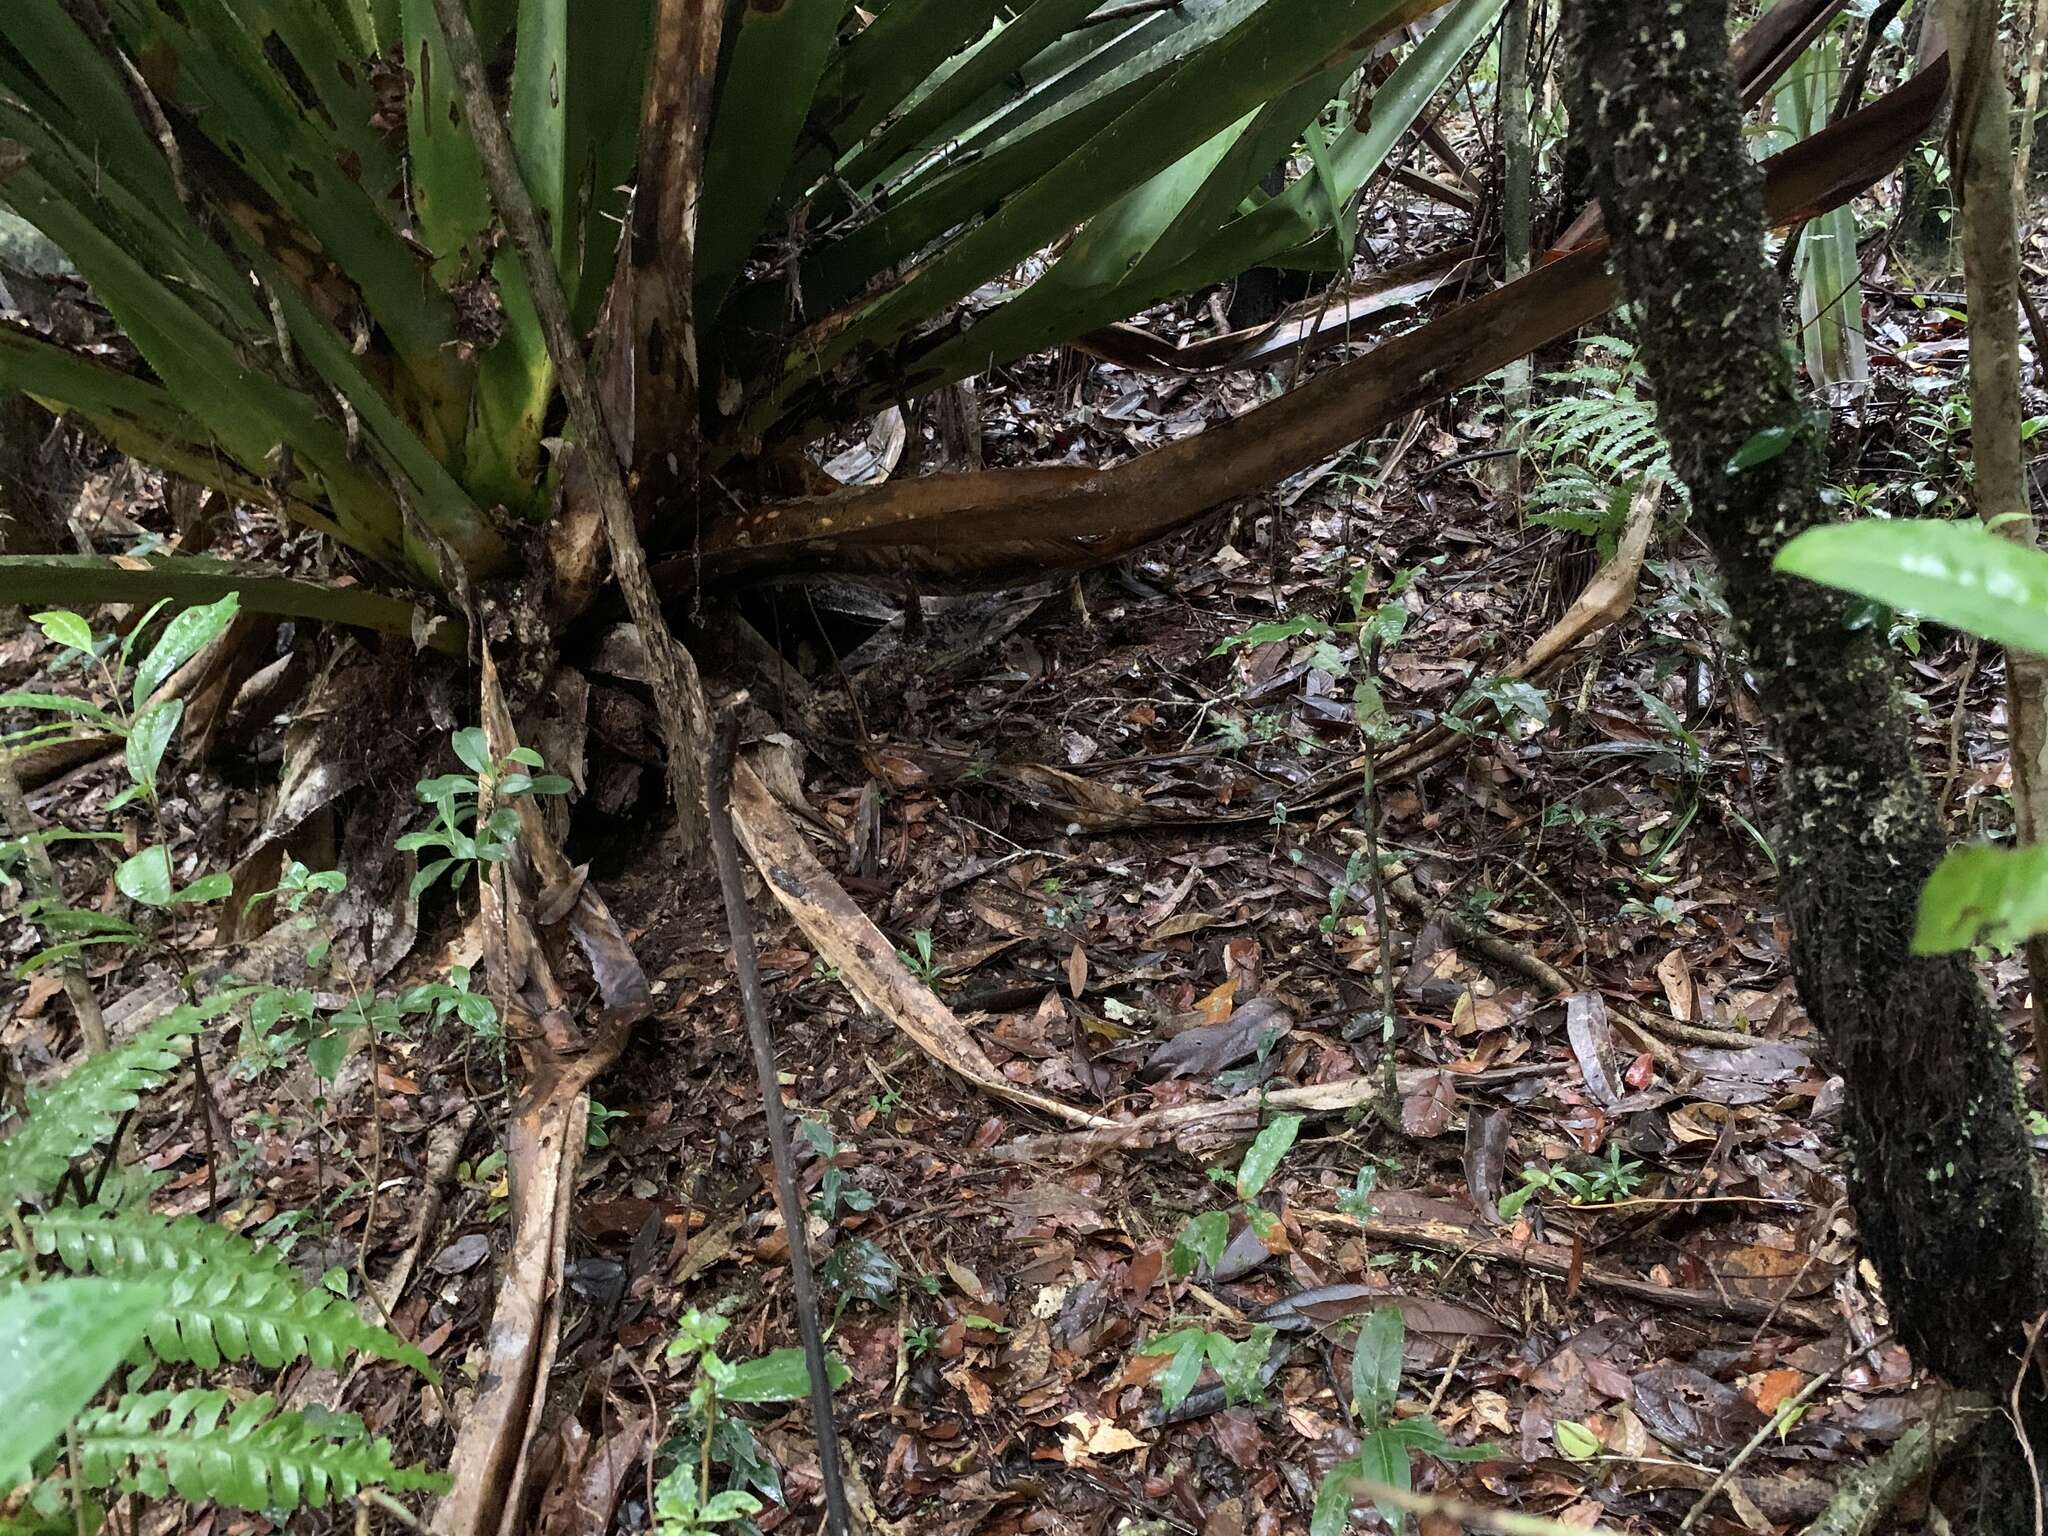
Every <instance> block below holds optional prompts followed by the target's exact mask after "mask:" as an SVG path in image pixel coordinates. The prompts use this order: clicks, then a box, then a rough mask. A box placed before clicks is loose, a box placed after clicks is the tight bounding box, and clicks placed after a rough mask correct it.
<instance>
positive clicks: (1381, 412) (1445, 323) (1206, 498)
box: [436, 0, 1948, 589]
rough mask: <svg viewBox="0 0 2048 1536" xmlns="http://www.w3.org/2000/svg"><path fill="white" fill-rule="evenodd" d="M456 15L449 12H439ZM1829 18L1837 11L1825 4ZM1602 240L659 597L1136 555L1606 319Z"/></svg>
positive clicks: (805, 535) (847, 502) (1777, 163)
mask: <svg viewBox="0 0 2048 1536" xmlns="http://www.w3.org/2000/svg"><path fill="white" fill-rule="evenodd" d="M436 3H437V4H438V5H441V6H448V5H451V4H452V3H453V0H436ZM1830 3H1832V0H1830ZM1947 82H1948V64H1947V60H1946V58H1943V59H1940V60H1938V61H1936V62H1935V63H1933V64H1930V65H1929V66H1928V67H1927V68H1926V69H1923V70H1921V71H1920V72H1919V73H1918V74H1917V75H1915V76H1913V78H1912V79H1910V80H1908V81H1907V82H1906V83H1904V84H1903V85H1901V86H1899V87H1898V88H1897V89H1895V90H1893V91H1890V92H1888V93H1887V94H1885V95H1884V96H1881V97H1879V98H1878V99H1877V100H1875V101H1873V102H1872V103H1871V104H1870V105H1869V106H1867V107H1864V108H1862V109H1861V110H1859V111H1857V112H1854V113H1852V114H1851V115H1850V116H1848V117H1846V118H1844V119H1843V120H1842V121H1841V122H1839V123H1835V124H1832V125H1830V126H1829V127H1826V128H1823V129H1822V130H1821V131H1820V132H1819V133H1817V134H1814V135H1813V136H1812V137H1810V138H1807V139H1803V140H1801V141H1800V142H1799V143H1797V144H1795V145H1793V146H1792V147H1791V148H1789V149H1787V150H1785V151H1783V152H1782V153H1780V154H1777V155H1773V156H1772V157H1771V158H1770V159H1769V160H1768V161H1766V162H1765V163H1764V173H1765V189H1764V197H1765V205H1766V212H1767V213H1768V215H1769V217H1770V218H1771V220H1772V221H1773V223H1777V224H1784V223H1791V222H1794V221H1797V220H1799V219H1804V218H1809V217H1811V216H1812V215H1814V214H1816V213H1820V212H1825V211H1826V210H1828V209H1829V208H1834V207H1839V206H1840V205H1841V204H1843V203H1844V202H1846V201H1848V200H1849V199H1850V198H1852V197H1854V196H1855V195H1856V194H1857V193H1859V192H1861V191H1863V190H1864V189H1866V188H1867V187H1869V186H1870V185H1871V184H1872V183H1874V182H1875V181H1877V180H1878V179H1879V178H1881V177H1882V176H1884V175H1885V174H1886V173H1888V172H1889V171H1890V170H1891V168H1892V167H1893V166H1894V165H1896V164H1897V163H1898V161H1899V159H1900V158H1901V157H1902V156H1903V155H1904V154H1905V152H1906V151H1907V149H1908V148H1910V147H1911V146H1912V145H1914V144H1916V143H1918V142H1919V141H1920V139H1921V137H1922V135H1923V134H1924V133H1925V131H1926V128H1927V125H1928V124H1929V123H1930V122H1931V121H1932V120H1933V117H1934V113H1935V110H1936V108H1937V107H1938V105H1939V103H1940V101H1941V98H1942V95H1943V93H1944V91H1945V90H1946V88H1947ZM1616 292H1617V290H1616V287H1615V284H1614V281H1613V279H1612V278H1611V277H1610V276H1609V275H1608V272H1607V247H1606V242H1605V241H1604V240H1596V241H1592V242H1590V243H1588V244H1585V245H1581V246H1579V247H1578V248H1576V249H1574V250H1572V251H1570V252H1569V253H1568V254H1566V255H1564V256H1562V257H1560V258H1559V259H1558V260H1556V261H1552V262H1549V263H1547V264H1545V265H1542V266H1539V267H1537V268H1536V270H1535V271H1533V272H1531V273H1529V274H1528V275H1527V276H1526V277H1522V278H1518V279H1516V280H1515V281H1514V282H1511V283H1507V284H1505V285H1503V286H1502V287H1499V288H1496V289H1494V290H1493V291H1492V292H1491V293H1487V294H1484V295H1482V296H1481V297H1479V298H1477V299H1474V300H1472V301H1471V302H1470V303H1467V304H1461V305H1459V306H1457V307H1456V308H1454V309H1452V310H1450V311H1448V312H1446V313H1445V314H1443V315H1441V316H1439V317H1437V318H1436V319H1434V320H1432V321H1430V322H1429V323H1428V324H1426V325H1423V326H1419V327H1417V328H1416V329H1415V330H1412V331H1409V332H1407V333H1406V334H1404V335H1401V336H1397V337H1394V338H1392V339H1391V340H1389V341H1386V342H1383V343H1382V344H1381V345H1379V346H1377V347H1375V348H1373V349H1372V350H1371V351H1369V352H1367V353H1365V354H1363V355H1362V356H1360V357H1358V358H1356V359H1355V360H1353V361H1351V362H1347V363H1345V364H1343V365H1342V366H1340V367H1337V368H1332V369H1331V370H1329V371H1328V372H1327V373H1324V374H1321V375H1319V376H1318V377H1316V378H1314V379H1312V380H1310V381H1309V382H1308V383H1306V384H1304V385H1302V386H1301V387H1300V388H1298V389H1295V390H1292V391H1290V392H1289V393H1287V394H1284V395H1282V396H1280V397H1279V398H1278V399H1276V400H1272V401H1270V402H1268V403H1267V404H1265V405H1262V406H1259V407H1257V408H1255V409H1252V410H1248V411H1246V412H1244V414H1242V415H1240V416H1237V417H1235V418H1233V419H1232V420H1230V421H1226V422H1222V423H1220V424H1218V425H1216V426H1213V427H1210V428H1209V429H1208V430H1207V431H1204V432H1200V433H1197V434H1196V435H1194V436H1192V437H1189V438H1186V439H1184V440H1182V441H1180V442H1177V443H1173V444H1170V445H1168V446H1166V447H1162V448H1156V449H1154V450H1152V451H1151V452H1149V453H1145V454H1140V455H1139V456H1138V457H1136V458H1134V459H1131V460H1129V461H1128V462H1126V463H1123V464H1119V465H1116V466H1115V467H1113V468H1110V469H1104V470H1091V469H1077V468H1069V467H1065V466H1060V467H1046V468H1030V469H1013V470H997V471H987V472H983V473H978V474H942V475H927V476H922V477H919V478H915V479H911V480H901V481H891V482H889V483H887V484H884V485H879V486H867V487H861V488H855V489H849V490H846V491H841V492H838V493H836V494H834V495H830V496H822V497H814V498H809V499H805V500H800V501H789V502H781V503H776V504H774V505H770V506H764V507H761V508H758V509H755V510H752V511H749V512H746V513H741V514H736V515H734V516H733V517H730V518H722V519H720V520H719V521H718V522H717V523H716V524H715V525H714V526H713V527H712V528H709V529H707V530H706V533H705V540H704V548H703V569H702V572H701V573H700V572H699V570H698V567H697V562H696V559H695V557H694V556H685V557H682V558H680V559H678V560H675V561H672V562H669V563H668V564H667V565H666V566H665V567H664V569H663V572H662V580H663V583H664V585H667V586H671V587H672V588H676V589H679V588H681V587H684V586H687V585H689V584H690V583H692V582H694V581H696V580H699V579H700V576H701V578H702V579H707V580H708V579H712V578H716V577H720V576H728V575H735V574H740V573H743V572H751V571H757V570H765V569H769V568H773V569H777V570H782V571H791V572H794V571H801V570H803V569H806V568H808V567H827V566H829V567H831V568H834V569H837V570H841V571H844V570H847V569H857V568H860V567H861V566H863V565H865V566H867V567H868V568H871V569H874V570H877V571H886V572H888V573H890V574H892V575H898V576H900V575H902V574H903V573H904V572H906V571H917V572H920V573H922V574H925V575H927V576H930V577H932V578H936V579H944V578H955V579H961V580H973V581H980V582H990V581H994V582H1000V581H1002V580H1004V579H1006V578H1008V577H1011V576H1014V575H1016V574H1017V573H1019V572H1027V573H1029V574H1030V576H1031V577H1033V578H1034V579H1042V578H1043V576H1044V575H1045V572H1046V570H1047V569H1048V568H1078V567H1085V566H1090V565H1097V564H1101V563H1102V562H1104V561H1107V560H1111V559H1115V558H1117V557H1118V556H1121V555H1125V554H1129V553H1130V552H1131V551H1133V550H1136V549H1139V548H1142V547H1143V546H1145V545H1147V544H1150V543H1152V542H1153V541H1155V540H1157V539H1160V538H1163V537H1165V536H1166V535H1168V534H1171V533H1173V532H1175V531H1177V530H1179V529H1182V528H1185V527H1187V526H1188V525H1189V524H1191V523H1193V522H1195V521H1196V520H1198V519H1199V518H1201V517H1203V516H1206V515H1207V514H1208V513H1209V512H1211V511H1213V510H1215V509H1217V508H1219V507H1221V506H1223V505H1224V504H1226V503H1228V502H1231V501H1234V500H1236V499H1237V498H1239V497H1242V496H1249V495H1254V494H1256V493H1258V492H1259V491H1261V490H1263V489H1264V488H1265V487H1267V486H1270V485H1272V484H1275V483H1276V482H1278V481H1280V480H1283V479H1285V478H1286V477H1287V476H1289V475H1291V474H1294V473H1296V472H1297V471H1299V470H1300V469H1302V468H1303V467H1304V466H1307V465H1310V464H1315V463H1318V462H1320V461H1321V460H1323V459H1325V458H1327V457H1329V456H1330V455H1331V454H1333V453H1335V452H1338V451H1340V450H1341V449H1343V448H1344V447H1346V446H1347V445H1349V444H1352V443H1355V442H1357V441H1359V440H1360V439H1361V438H1367V437H1370V436H1372V435H1373V433H1375V432H1376V431H1378V430H1379V429H1380V428H1382V427H1384V426H1385V425H1387V424H1388V423H1389V422H1392V421H1397V420H1399V419H1400V418H1401V417H1402V416H1405V415H1407V414H1408V413H1409V412H1411V411H1414V410H1417V409H1419V408H1421V407H1423V406H1427V405H1431V404H1434V403H1435V402H1436V401H1438V400H1440V399H1442V398H1443V397H1444V396H1445V395H1447V394H1449V393H1450V392H1451V391H1453V390H1455V389H1458V388H1461V387H1463V386H1464V385H1467V384H1472V383H1476V382H1478V381H1479V380H1480V379H1483V378H1485V377H1486V376H1487V375H1488V374H1491V373H1493V372H1495V371H1497V370H1498V369H1500V368H1501V367H1503V366H1505V365H1506V364H1508V363H1510V362H1513V361H1514V360H1515V359H1517V358H1519V357H1523V356H1525V355H1527V354H1528V353H1529V352H1531V351H1533V350H1535V349H1536V348H1537V347H1540V346H1543V345H1545V344H1546V343H1548V342H1550V341H1553V340H1555V339H1557V338H1558V337H1560V336H1563V335H1567V334H1569V333H1570V332H1571V331H1573V330H1575V329H1576V328H1577V327H1579V326H1581V325H1583V324H1585V323H1586V322H1587V321H1589V320H1592V319H1594V318H1595V317H1596V316H1598V315H1601V314H1604V313H1605V312H1606V311H1607V310H1608V309H1609V308H1610V307H1611V306H1612V305H1613V303H1614V300H1615V297H1616Z"/></svg>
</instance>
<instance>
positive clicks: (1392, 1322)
mask: <svg viewBox="0 0 2048 1536" xmlns="http://www.w3.org/2000/svg"><path fill="white" fill-rule="evenodd" d="M1407 1338H1408V1324H1407V1321H1406V1320H1405V1319H1404V1318H1403V1317H1402V1315H1401V1309H1400V1308H1399V1307H1375V1308H1374V1309H1373V1311H1372V1313H1371V1314H1370V1315H1369V1316H1368V1317H1367V1318H1366V1320H1365V1322H1364V1323H1363V1324H1361V1325H1360V1327H1359V1330H1358V1342H1357V1343H1356V1344H1355V1345H1354V1346H1353V1348H1352V1354H1351V1401H1352V1405H1353V1407H1354V1408H1355V1410H1356V1412H1357V1414H1358V1416H1359V1417H1360V1418H1361V1419H1363V1420H1364V1421H1365V1422H1366V1423H1367V1424H1371V1425H1375V1426H1377V1425H1380V1424H1384V1423H1385V1422H1386V1421H1387V1415H1388V1414H1389V1413H1391V1412H1392V1411H1393V1407H1394V1399H1395V1398H1397V1397H1399V1396H1400V1395H1401V1350H1402V1346H1403V1345H1404V1344H1406V1342H1407Z"/></svg>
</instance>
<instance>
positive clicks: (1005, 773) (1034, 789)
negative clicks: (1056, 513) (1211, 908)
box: [897, 476, 1663, 831]
mask: <svg viewBox="0 0 2048 1536" xmlns="http://www.w3.org/2000/svg"><path fill="white" fill-rule="evenodd" d="M913 483H915V482H913ZM1662 489H1663V485H1662V482H1661V481H1659V480H1658V479H1657V478H1656V477H1655V476H1651V477H1650V478H1649V479H1648V480H1647V481H1646V482H1645V483H1644V486H1643V489H1642V491H1641V492H1640V493H1638V495H1637V497H1636V500H1635V502H1634V504H1633V506H1632V507H1631V509H1630V512H1629V520H1628V524H1627V526H1626V527H1625V528H1624V530H1623V532H1622V536H1621V540H1620V543H1619V544H1618V546H1617V547H1616V549H1615V553H1614V558H1613V559H1611V560H1609V561H1608V562H1607V563H1606V564H1605V565H1603V566H1601V567H1600V569H1599V570H1598V571H1596V572H1594V574H1593V579H1592V580H1591V581H1589V582H1587V583H1586V586H1585V589H1584V590H1583V591H1582V592H1580V594H1579V596H1578V598H1577V600H1576V601H1574V602H1573V604H1572V605H1571V607H1570V608H1569V609H1567V610H1566V612H1565V614H1564V616H1563V617H1562V618H1560V619H1559V620H1558V621H1557V622H1556V623H1555V624H1553V625H1551V626H1550V628H1549V629H1547V630H1545V631H1544V632H1543V633H1542V634H1541V635H1540V636H1538V637H1537V639H1536V641H1535V643H1534V644H1532V645H1531V646H1530V647H1529V649H1528V650H1527V651H1526V652H1525V653H1524V654H1523V655H1522V657H1521V658H1520V659H1519V660H1517V661H1516V662H1514V663H1513V664H1512V665H1511V666H1509V667H1508V668H1507V669H1506V670H1505V671H1504V672H1503V673H1502V675H1503V676H1505V677H1511V678H1523V677H1529V676H1532V675H1534V674H1535V673H1537V672H1538V671H1540V670H1541V669H1543V668H1545V667H1547V666H1550V665H1552V664H1553V663H1555V662H1556V661H1557V660H1558V659H1559V658H1561V657H1563V656H1566V655H1568V654H1570V653H1571V652H1572V651H1574V650H1575V649H1577V648H1578V647H1580V646H1582V645H1584V644H1585V643H1586V642H1588V641H1589V640H1592V639H1593V638H1594V637H1596V636H1597V635H1599V634H1600V633H1602V632H1603V631H1604V630H1606V629H1607V628H1609V627H1610V626H1611V625H1613V624H1616V623H1618V622H1619V621H1620V620H1621V619H1622V618H1624V617H1626V616H1627V614H1628V613H1629V611H1630V609H1631V608H1633V607H1634V605H1635V596H1636V582H1637V580H1638V579H1639V578H1640V576H1641V574H1642V568H1643V557H1644V555H1645V554H1646V553H1647V551H1648V549H1649V541H1650V534H1651V531H1652V529H1653V527H1654V526H1655V522H1656V511H1657V502H1658V498H1659V495H1660V494H1661V492H1662ZM1470 739H1471V738H1470V737H1468V736H1463V735H1460V734H1459V733H1457V732H1455V731H1452V730H1450V729H1449V728H1448V727H1444V726H1436V727H1432V728H1431V729H1430V730H1428V731H1425V732H1423V733H1422V734H1421V735H1420V736H1418V737H1417V738H1416V739H1415V740H1413V741H1410V742H1407V743H1405V744H1403V746H1402V747H1401V749H1400V750H1399V751H1397V752H1394V753H1391V754H1389V755H1388V758H1387V761H1386V762H1385V763H1383V764H1381V765H1379V781H1380V782H1381V783H1382V784H1386V783H1388V782H1391V781H1392V780H1395V779H1399V778H1412V777H1414V776H1415V775H1416V774H1418V773H1421V772H1422V771H1423V770H1424V769H1426V768H1430V767H1433V766H1434V765H1435V764H1436V763H1439V762H1441V761H1442V760H1443V759H1444V758H1446V757H1448V756H1450V755H1451V753H1453V752H1455V751H1457V750H1459V749H1460V748H1461V747H1462V746H1463V745H1464V744H1466V743H1467V742H1469V741H1470ZM897 750H900V751H905V752H909V753H912V754H913V755H916V756H918V757H920V758H921V759H940V760H944V761H947V762H948V763H949V766H956V768H965V767H966V766H967V765H968V764H970V763H971V762H973V759H971V758H970V757H968V756H967V755H965V754H946V753H942V752H938V751H935V750H934V749H931V748H928V747H919V746H913V745H910V744H908V743H906V744H902V745H900V746H899V747H898V748H897ZM975 766H976V768H977V769H978V770H979V772H978V777H977V782H979V783H981V784H983V785H985V786H993V787H995V788H997V789H1001V790H1002V791H1004V792H1005V793H1007V794H1011V795H1014V796H1016V797H1017V798H1018V799H1020V800H1023V801H1025V802H1026V803H1027V804H1030V805H1033V806H1036V807H1038V808H1039V809H1041V810H1044V811H1047V812H1049V813H1051V814H1053V815H1057V816H1059V817H1061V818H1062V819H1064V820H1067V821H1072V822H1075V823H1077V824H1079V825H1081V826H1084V827H1088V828H1090V829H1092V830H1095V831H1114V830H1118V829H1122V828H1127V827H1141V826H1172V825H1180V824H1188V823H1193V824H1197V825H1203V826H1219V825H1228V824H1231V823H1246V822H1264V821H1267V820H1269V819H1271V816H1272V814H1273V806H1272V803H1271V802H1270V801H1267V800H1252V801H1249V802H1247V804H1246V806H1245V807H1244V808H1243V809H1235V808H1233V809H1227V810H1224V811H1220V812H1219V811H1218V810H1216V809H1215V808H1214V807H1213V806H1202V807H1197V806H1194V805H1192V804H1171V803H1165V804H1162V803H1158V802H1153V801H1148V800H1145V799H1144V798H1142V797H1141V796H1138V795H1135V794H1132V793H1131V792H1129V791H1128V790H1122V789H1118V788H1117V787H1115V786H1114V785H1111V784H1105V783H1102V782H1100V781H1099V780H1096V779H1089V778H1083V777H1082V776H1081V775H1079V774H1075V773H1070V772H1068V771H1067V770H1066V769H1064V768H1054V767H1051V766H1050V765H1048V764H1044V763H999V764H997V765H995V766H994V767H993V768H989V767H986V766H985V765H981V764H975ZM1364 786H1365V777H1364V773H1363V772H1362V770H1357V769H1353V770H1348V771H1346V772H1343V773H1339V774H1334V775H1332V776H1331V777H1330V778H1327V779H1324V780H1322V781H1321V782H1320V783H1317V784H1315V785H1313V786H1311V787H1310V788H1309V789H1308V790H1307V791H1306V793H1305V794H1303V795H1302V796H1300V797H1298V798H1297V797H1295V796H1289V798H1288V805H1289V807H1290V809H1291V810H1292V811H1294V812H1297V813H1298V812H1300V811H1303V810H1319V809H1324V808H1327V807H1330V806H1335V805H1339V804H1346V803H1353V802H1355V801H1356V800H1357V798H1358V797H1359V795H1360V793H1361V792H1362V791H1363V789H1364Z"/></svg>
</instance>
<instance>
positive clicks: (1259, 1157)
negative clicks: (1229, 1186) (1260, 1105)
mask: <svg viewBox="0 0 2048 1536" xmlns="http://www.w3.org/2000/svg"><path fill="white" fill-rule="evenodd" d="M1300 1134H1301V1116H1299V1115H1282V1116H1280V1117H1279V1118H1278V1119H1277V1120H1275V1121H1274V1122H1273V1123H1272V1124H1271V1125H1269V1126H1267V1127H1266V1128H1265V1129H1264V1130H1263V1131H1261V1132H1259V1135H1258V1139H1257V1140H1256V1141H1254V1142H1253V1143H1252V1144H1251V1149H1250V1150H1249V1151H1248V1152H1246V1153H1245V1155H1244V1161H1243V1162H1241V1163H1239V1164H1238V1165H1237V1197H1238V1198H1239V1199H1240V1200H1255V1199H1257V1198H1258V1196H1259V1192H1260V1191H1261V1190H1263V1189H1264V1188H1265V1187H1266V1182H1267V1181H1268V1180H1269V1179H1271V1178H1272V1177H1273V1172H1274V1170H1275V1169H1277V1168H1278V1167H1279V1166H1280V1159H1282V1158H1283V1157H1285V1156H1286V1155H1287V1149H1288V1148H1289V1147H1291V1146H1293V1145H1294V1138H1295V1137H1296V1136H1298V1135H1300Z"/></svg>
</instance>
